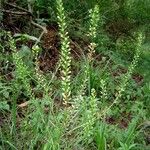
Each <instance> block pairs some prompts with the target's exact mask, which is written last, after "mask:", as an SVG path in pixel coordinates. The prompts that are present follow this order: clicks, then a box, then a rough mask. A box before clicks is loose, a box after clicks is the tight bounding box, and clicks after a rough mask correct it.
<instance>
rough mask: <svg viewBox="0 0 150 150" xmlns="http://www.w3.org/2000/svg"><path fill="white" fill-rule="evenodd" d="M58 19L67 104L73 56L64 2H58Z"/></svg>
mask: <svg viewBox="0 0 150 150" xmlns="http://www.w3.org/2000/svg"><path fill="white" fill-rule="evenodd" d="M56 2H57V11H58V14H57V18H58V24H59V28H60V31H59V34H60V37H61V54H60V57H61V58H60V68H61V78H62V83H61V84H62V97H63V101H64V103H65V104H67V103H68V102H69V101H70V98H71V97H70V96H71V89H70V83H71V82H70V80H71V69H70V67H71V56H70V46H69V43H70V41H69V36H68V32H67V24H66V16H65V10H64V7H63V2H62V0H57V1H56Z"/></svg>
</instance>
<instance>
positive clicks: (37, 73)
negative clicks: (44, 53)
mask: <svg viewBox="0 0 150 150" xmlns="http://www.w3.org/2000/svg"><path fill="white" fill-rule="evenodd" d="M32 51H33V54H34V57H35V76H36V78H37V80H38V83H39V85H40V86H41V87H43V88H44V89H46V86H47V85H46V81H45V78H44V76H43V74H42V72H41V71H40V69H39V62H38V54H39V51H40V47H39V46H38V45H35V46H33V47H32Z"/></svg>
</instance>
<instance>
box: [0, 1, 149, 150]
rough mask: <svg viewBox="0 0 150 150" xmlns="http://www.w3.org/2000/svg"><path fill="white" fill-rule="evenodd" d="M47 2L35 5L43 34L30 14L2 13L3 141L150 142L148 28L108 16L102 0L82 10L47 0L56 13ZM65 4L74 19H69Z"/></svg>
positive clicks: (134, 145) (1, 144)
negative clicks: (78, 14) (100, 3)
mask: <svg viewBox="0 0 150 150" xmlns="http://www.w3.org/2000/svg"><path fill="white" fill-rule="evenodd" d="M82 3H83V4H85V3H84V2H81V6H82ZM109 3H110V4H111V2H109ZM4 4H5V5H4V8H5V9H6V8H7V9H9V10H10V11H14V10H15V9H18V7H16V4H19V5H21V6H22V7H24V6H25V5H26V2H24V3H22V2H19V1H16V3H15V7H14V6H13V7H14V9H12V8H11V7H12V5H10V3H7V2H6V3H4ZM13 4H14V3H13ZM52 4H54V2H53V3H52ZM73 4H74V5H73ZM88 4H89V6H90V8H91V6H92V9H90V8H89V7H88ZM102 4H103V5H104V6H105V3H104V2H103V3H102ZM32 5H33V4H32ZM42 5H43V6H44V5H46V4H45V1H37V3H36V4H35V6H34V7H35V8H34V7H33V8H34V9H39V10H40V11H41V14H40V17H42V16H44V15H45V20H46V21H47V22H46V21H45V22H46V23H47V26H46V28H44V26H42V29H43V28H44V30H45V29H46V32H42V33H43V34H41V32H40V30H39V29H38V28H37V24H36V27H35V23H33V24H32V23H29V18H30V17H31V16H24V18H21V17H19V16H12V15H13V13H12V14H10V15H7V13H8V11H4V14H3V18H2V22H1V27H2V28H1V30H0V39H1V41H0V97H1V101H0V133H1V134H0V148H1V149H2V150H5V149H6V150H7V149H10V150H11V149H12V150H15V149H17V150H22V149H23V150H27V149H31V150H60V149H64V150H107V149H108V150H116V149H117V150H148V149H150V136H149V135H150V121H149V119H150V118H149V114H150V101H149V100H150V82H149V81H150V72H149V70H150V68H149V66H150V51H149V49H150V46H149V43H148V40H147V39H148V38H149V37H148V36H147V37H145V38H144V36H146V32H145V30H144V29H143V28H142V29H141V27H138V25H136V24H135V23H134V22H133V21H131V20H123V19H119V18H118V20H115V19H112V20H111V21H106V22H104V20H103V18H102V16H101V15H100V12H99V11H100V10H99V6H98V5H95V6H94V7H93V4H92V3H90V2H89V3H87V5H83V6H84V8H83V10H82V11H84V9H85V10H86V9H90V11H89V12H88V13H87V10H86V16H85V14H84V13H81V14H82V15H81V16H78V17H79V18H78V17H77V16H76V15H75V14H76V13H75V14H74V13H72V12H69V11H68V10H69V9H70V10H71V9H73V8H74V7H75V6H76V5H77V4H76V2H74V3H72V5H71V4H69V3H68V5H66V3H64V5H63V3H62V0H57V3H56V4H55V5H56V8H57V10H55V9H54V8H53V5H52V6H51V7H48V11H52V12H53V13H55V12H54V11H56V13H55V14H54V16H55V17H56V16H57V19H56V18H53V17H54V16H53V17H52V18H51V19H52V21H51V20H50V21H49V20H48V14H47V12H44V10H43V7H40V6H42ZM47 5H49V3H47ZM8 6H9V7H8ZM64 6H65V8H66V11H68V13H69V14H68V16H69V15H70V16H72V17H74V20H73V19H70V21H68V19H69V18H67V17H68V16H67V15H66V14H67V13H66V12H65V11H64ZM67 6H68V7H67ZM78 6H80V5H78ZM81 6H80V7H81ZM111 6H115V5H111ZM75 8H76V7H75ZM81 8H82V7H81ZM102 8H103V7H101V9H102ZM19 9H20V8H19ZM103 9H106V6H105V7H104V8H103ZM103 9H102V10H103ZM126 9H127V8H126ZM22 10H23V11H25V9H22ZM15 11H16V10H15ZM78 11H79V12H80V10H78V9H77V12H78ZM25 12H27V13H29V12H28V11H25ZM35 12H36V11H35ZM79 12H78V13H79ZM30 13H31V12H30ZM119 13H121V12H120V10H119ZM30 15H31V14H30ZM32 15H35V14H34V12H33V14H32ZM107 15H108V14H107ZM87 16H88V17H87ZM13 17H14V18H13ZM82 17H85V18H84V19H83V18H82ZM107 17H109V15H108V16H107ZM111 17H113V16H111ZM111 17H110V18H111ZM117 17H118V16H117ZM128 17H129V16H128ZM77 18H78V19H79V20H78V19H77ZM80 18H82V19H83V20H84V21H85V22H84V21H83V22H82V21H80ZM9 19H11V21H8V20H9ZM82 19H81V20H82ZM30 21H31V22H32V21H33V20H30ZM37 22H38V23H43V24H44V23H45V22H44V21H43V22H42V20H40V19H39V18H38V19H37ZM72 22H73V23H74V22H75V23H74V24H72ZM43 24H42V25H43ZM85 24H86V25H85ZM38 27H39V26H38ZM142 27H143V26H142ZM40 29H41V27H40ZM146 29H147V28H146ZM68 32H69V33H68ZM31 35H32V36H31ZM41 35H42V36H41ZM38 36H39V37H40V38H37V37H38Z"/></svg>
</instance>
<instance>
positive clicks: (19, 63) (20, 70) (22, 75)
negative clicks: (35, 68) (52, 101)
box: [7, 32, 31, 95]
mask: <svg viewBox="0 0 150 150" xmlns="http://www.w3.org/2000/svg"><path fill="white" fill-rule="evenodd" d="M7 35H8V37H9V45H10V49H11V50H12V51H13V60H14V63H15V65H16V70H15V72H16V79H17V80H18V79H19V80H21V81H22V83H23V85H24V87H25V89H26V91H27V93H28V95H31V87H30V83H29V81H28V80H27V76H28V74H29V72H28V67H27V66H26V65H25V64H24V62H23V60H22V58H21V57H20V56H19V54H18V52H17V48H16V44H15V40H14V39H13V37H12V36H11V33H10V32H8V34H7Z"/></svg>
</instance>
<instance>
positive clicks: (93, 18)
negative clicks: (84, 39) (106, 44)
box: [88, 5, 100, 61]
mask: <svg viewBox="0 0 150 150" xmlns="http://www.w3.org/2000/svg"><path fill="white" fill-rule="evenodd" d="M89 13H90V14H89V16H90V28H89V34H88V36H89V37H90V38H91V40H92V42H91V43H90V45H89V49H88V51H89V52H88V59H89V61H92V60H93V55H94V54H95V48H96V43H95V42H94V39H95V38H96V32H97V27H98V22H99V18H100V16H99V7H98V5H95V7H94V9H91V10H90V11H89Z"/></svg>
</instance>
